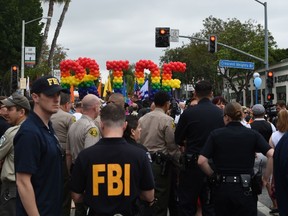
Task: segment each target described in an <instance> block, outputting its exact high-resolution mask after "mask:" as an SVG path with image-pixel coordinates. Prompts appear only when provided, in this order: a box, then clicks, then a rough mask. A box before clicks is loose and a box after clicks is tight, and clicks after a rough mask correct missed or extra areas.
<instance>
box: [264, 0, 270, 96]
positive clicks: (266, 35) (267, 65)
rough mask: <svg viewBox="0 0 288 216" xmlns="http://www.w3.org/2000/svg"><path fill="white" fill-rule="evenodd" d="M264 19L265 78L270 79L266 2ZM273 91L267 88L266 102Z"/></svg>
mask: <svg viewBox="0 0 288 216" xmlns="http://www.w3.org/2000/svg"><path fill="white" fill-rule="evenodd" d="M263 6H264V10H265V12H264V17H265V71H266V73H265V77H266V79H267V78H268V71H269V59H268V21H267V2H264V4H263ZM270 91H272V89H269V88H268V87H267V85H266V88H265V97H266V98H265V100H266V99H267V94H268V93H269V92H270Z"/></svg>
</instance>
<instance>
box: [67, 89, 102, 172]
mask: <svg viewBox="0 0 288 216" xmlns="http://www.w3.org/2000/svg"><path fill="white" fill-rule="evenodd" d="M100 105H101V103H100V100H99V98H98V97H97V96H95V95H93V94H88V95H86V96H85V97H84V98H83V99H82V110H83V114H82V116H81V118H80V119H79V120H78V121H76V122H75V123H74V124H72V125H71V127H70V129H69V131H68V137H67V149H66V154H67V161H68V165H69V167H71V162H72V164H73V163H74V162H75V160H76V158H77V156H78V154H79V153H80V152H81V151H82V150H83V149H84V148H88V147H89V146H92V145H94V144H95V143H96V142H98V141H99V139H100V132H99V128H98V127H97V126H96V125H95V123H94V120H95V119H96V118H97V116H98V115H99V112H100ZM68 155H71V156H70V157H72V158H70V157H68Z"/></svg>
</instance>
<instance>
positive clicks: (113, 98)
mask: <svg viewBox="0 0 288 216" xmlns="http://www.w3.org/2000/svg"><path fill="white" fill-rule="evenodd" d="M108 102H111V103H115V104H117V105H120V106H121V107H124V105H125V99H124V96H123V95H122V94H120V93H113V94H112V95H110V97H109V99H108Z"/></svg>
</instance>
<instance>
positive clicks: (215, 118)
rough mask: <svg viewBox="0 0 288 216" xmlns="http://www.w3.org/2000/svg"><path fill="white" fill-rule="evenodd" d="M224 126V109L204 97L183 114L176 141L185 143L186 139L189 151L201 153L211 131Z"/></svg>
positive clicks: (176, 133)
mask: <svg viewBox="0 0 288 216" xmlns="http://www.w3.org/2000/svg"><path fill="white" fill-rule="evenodd" d="M223 126H224V122H223V111H222V110H221V109H219V107H217V106H215V105H214V104H212V102H211V101H210V100H209V99H208V98H203V99H201V100H200V101H199V103H198V105H197V106H193V107H189V108H187V109H186V110H184V112H183V113H182V114H181V116H180V119H179V122H178V124H177V127H176V130H175V142H176V144H178V145H183V141H184V140H186V142H187V144H186V145H187V147H186V151H187V153H199V152H200V151H201V149H202V147H203V146H204V144H205V142H206V139H207V137H208V136H209V133H210V132H211V131H212V130H214V129H216V128H220V127H223Z"/></svg>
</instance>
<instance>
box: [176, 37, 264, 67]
mask: <svg viewBox="0 0 288 216" xmlns="http://www.w3.org/2000/svg"><path fill="white" fill-rule="evenodd" d="M179 37H180V38H188V39H190V40H199V41H205V42H209V39H204V38H197V37H192V36H182V35H179ZM217 44H219V45H221V46H223V47H226V48H228V49H231V50H234V51H236V52H239V53H241V54H244V55H246V56H249V57H251V58H254V59H256V60H258V61H261V62H263V63H265V60H264V59H262V58H259V57H257V56H254V55H252V54H250V53H247V52H244V51H242V50H239V49H237V48H234V47H232V46H229V45H227V44H223V43H220V42H218V41H217Z"/></svg>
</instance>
